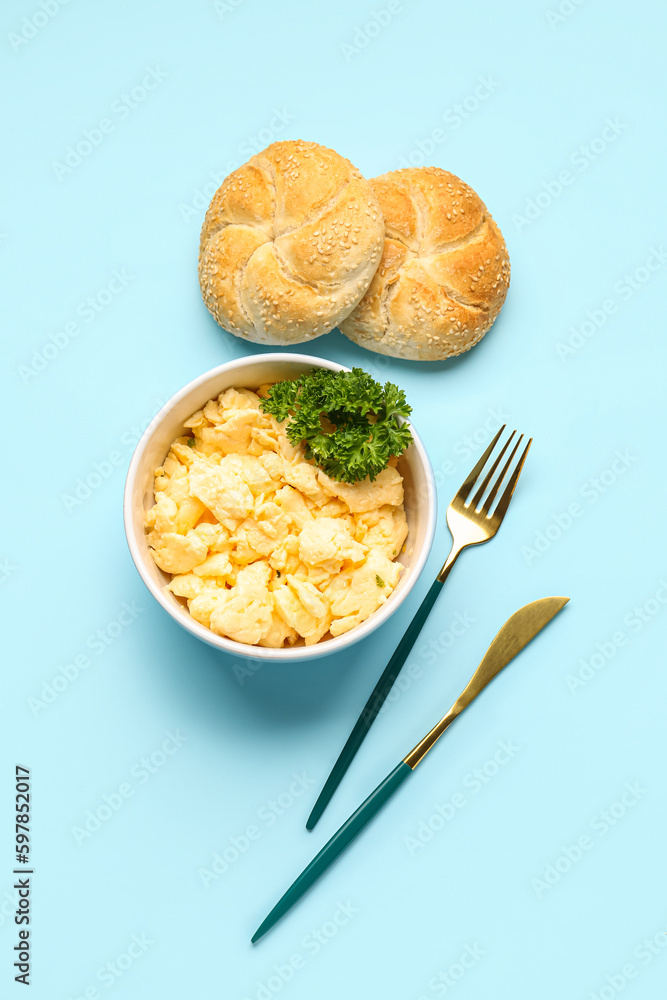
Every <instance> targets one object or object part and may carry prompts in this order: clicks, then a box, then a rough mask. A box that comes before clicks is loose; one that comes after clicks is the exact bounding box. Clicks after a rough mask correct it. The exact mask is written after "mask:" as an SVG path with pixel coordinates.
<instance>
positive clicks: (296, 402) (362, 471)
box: [261, 368, 412, 483]
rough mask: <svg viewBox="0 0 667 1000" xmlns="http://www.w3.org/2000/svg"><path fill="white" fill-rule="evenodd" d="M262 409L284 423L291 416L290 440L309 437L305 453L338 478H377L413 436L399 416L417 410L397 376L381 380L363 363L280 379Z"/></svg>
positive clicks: (306, 439)
mask: <svg viewBox="0 0 667 1000" xmlns="http://www.w3.org/2000/svg"><path fill="white" fill-rule="evenodd" d="M261 409H262V410H263V411H264V412H265V413H270V414H272V415H273V416H274V417H275V418H276V420H278V421H280V422H281V423H282V422H283V421H288V424H287V428H286V432H287V437H288V438H289V440H290V441H291V443H292V444H293V445H298V444H300V443H301V442H302V441H303V442H305V445H306V457H307V458H312V459H314V460H315V462H316V463H317V464H318V465H319V467H320V468H321V469H323V470H324V472H326V474H327V475H328V476H331V478H332V479H336V480H338V481H339V482H345V483H355V482H357V481H358V480H360V479H365V478H366V476H368V477H369V478H370V479H371V480H373V479H375V478H376V477H377V475H378V473H379V472H382V470H383V469H386V467H387V463H388V461H389V459H390V458H391V456H392V455H400V454H402V452H404V451H405V449H406V448H407V447H408V445H409V444H410V442H411V441H412V435H411V433H410V429H409V427H408V426H407V425H406V424H403V423H401V419H400V418H405V417H408V416H409V414H410V413H411V412H412V407H410V406H409V405H408V403H407V402H406V399H405V393H404V392H403V390H402V389H399V388H398V386H396V385H394V384H393V383H392V382H386V383H385V385H384V386H382V385H381V384H380V383H379V382H376V381H375V379H374V378H372V376H370V375H369V374H368V373H367V372H365V371H364V370H363V369H362V368H353V369H352V371H351V372H332V371H329V370H328V369H326V368H313V370H312V371H311V372H309V373H308V374H306V375H300V376H299V377H298V378H295V379H286V380H285V381H283V382H276V383H275V385H272V386H271V388H270V389H269V392H268V396H267V397H266V398H265V399H263V400H262V402H261Z"/></svg>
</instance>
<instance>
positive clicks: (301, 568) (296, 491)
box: [124, 354, 436, 660]
mask: <svg viewBox="0 0 667 1000" xmlns="http://www.w3.org/2000/svg"><path fill="white" fill-rule="evenodd" d="M313 368H325V369H328V370H330V371H335V372H339V371H348V370H349V369H346V368H344V367H343V366H342V365H338V364H336V363H335V362H332V361H328V360H324V359H322V358H314V357H308V356H306V355H302V354H264V355H255V356H252V357H243V358H238V359H236V360H235V361H231V362H229V363H227V364H223V365H220V366H219V367H218V368H214V369H212V370H211V371H209V372H206V373H205V374H204V375H201V376H200V377H199V378H197V379H195V380H194V381H193V382H190V383H189V385H186V386H185V387H184V388H183V389H181V390H180V392H178V393H176V395H175V396H173V397H172V398H171V399H170V400H169V402H168V403H166V405H165V406H163V408H162V409H161V410H160V412H159V413H158V414H157V415H156V417H155V418H154V419H153V420H152V421H151V423H150V424H149V426H148V428H147V429H146V431H145V433H144V435H143V437H142V438H141V440H140V441H139V444H138V445H137V448H136V450H135V453H134V455H133V457H132V461H131V463H130V468H129V471H128V475H127V481H126V485H125V497H124V517H125V532H126V536H127V541H128V545H129V549H130V553H131V555H132V559H133V560H134V563H135V565H136V567H137V570H138V571H139V574H140V575H141V577H142V579H143V581H144V583H145V584H146V586H147V587H148V589H149V591H150V592H151V594H152V595H153V597H155V599H156V600H157V601H158V602H159V603H160V604H161V605H162V607H163V608H164V609H165V611H167V612H168V614H170V615H171V617H172V618H174V619H175V621H177V622H178V623H179V624H180V625H182V626H183V627H184V628H186V629H187V630H188V631H189V632H191V633H192V634H193V635H196V636H197V637H198V638H199V639H202V640H203V641H204V642H207V643H209V644H210V645H212V646H214V647H216V648H218V649H222V650H224V651H225V652H228V653H233V654H235V655H237V656H247V657H252V658H253V659H272V660H281V659H286V658H289V659H290V660H293V659H310V658H313V657H317V656H323V655H327V654H329V653H335V652H340V651H341V650H342V649H345V648H346V647H348V646H350V645H351V644H352V643H354V642H357V641H358V640H359V639H362V638H364V637H365V636H367V635H368V634H369V633H370V632H372V631H374V630H375V629H376V628H378V627H379V626H380V625H381V624H382V623H383V622H384V621H386V620H387V618H388V617H389V616H390V615H391V614H393V613H394V611H396V609H397V608H398V607H399V605H400V604H401V603H402V602H403V600H404V599H405V598H406V597H407V595H408V593H409V592H410V590H411V589H412V587H413V586H414V584H415V582H416V581H417V578H418V577H419V574H420V573H421V571H422V569H423V568H424V564H425V562H426V559H427V557H428V554H429V552H430V549H431V545H432V542H433V536H434V532H435V519H436V495H435V487H434V477H433V470H432V468H431V464H430V461H429V459H428V456H427V454H426V451H425V449H424V446H423V444H422V442H421V440H420V439H419V436H418V435H417V433H416V432H415V430H414V427H412V426H411V428H410V429H411V432H412V438H413V440H412V443H411V444H410V445H409V447H408V448H407V450H406V451H405V452H404V453H403V454H402V455H401V456H400V457H399V458H398V459H392V460H391V461H390V464H389V465H388V466H387V468H385V469H384V470H383V471H382V472H380V473H379V475H377V477H376V478H375V479H374V480H373V481H372V482H371V480H370V479H368V478H367V479H364V480H361V481H359V482H355V483H346V482H337V481H336V480H334V479H332V478H331V477H329V476H328V475H326V473H325V472H324V471H323V470H322V469H319V468H318V466H317V465H316V464H315V463H314V462H313V461H312V460H310V461H309V460H307V458H306V455H305V450H304V448H303V447H302V446H298V445H297V446H295V445H294V444H293V443H291V442H290V441H289V439H288V437H287V435H286V432H285V425H284V424H281V423H279V422H278V421H277V420H276V419H275V418H274V417H273V416H271V415H270V414H268V413H265V412H263V410H262V409H261V403H262V397H263V396H265V395H266V393H267V391H268V388H269V387H270V386H271V385H272V384H273V383H275V382H278V381H281V380H283V379H293V378H295V377H297V376H299V375H302V374H306V373H308V372H310V371H312V369H313Z"/></svg>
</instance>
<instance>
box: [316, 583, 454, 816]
mask: <svg viewBox="0 0 667 1000" xmlns="http://www.w3.org/2000/svg"><path fill="white" fill-rule="evenodd" d="M442 586H443V581H441V580H435V581H434V582H433V584H432V586H431V589H430V590H429V592H428V594H427V595H426V597H425V598H424V600H423V601H422V603H421V605H420V607H419V610H418V611H417V613H416V615H415V616H414V618H413V619H412V621H411V622H410V625H409V626H408V628H407V630H406V632H405V635H404V636H403V638H402V639H401V641H400V642H399V644H398V646H397V647H396V652H395V653H394V655H393V656H392V658H391V659H390V661H389V663H388V664H387V666H386V667H385V670H384V672H383V674H382V676H381V677H380V680H379V681H378V682H377V684H376V685H375V687H374V688H373V693H372V694H371V696H370V698H369V699H368V701H367V702H366V705H365V706H364V710H363V711H362V713H361V715H360V716H359V718H358V719H357V721H356V723H355V726H354V729H353V730H352V732H351V733H350V735H349V737H348V739H347V743H346V744H345V746H344V747H343V749H342V750H341V752H340V755H339V757H338V760H337V761H336V763H335V764H334V766H333V768H332V770H331V774H330V775H329V777H328V778H327V780H326V783H325V785H324V788H323V789H322V791H321V792H320V794H319V797H318V799H317V802H316V803H315V805H314V806H313V811H312V812H311V814H310V816H309V817H308V820H307V822H306V829H308V830H312V829H313V827H314V826H315V824H316V823H317V821H318V819H319V818H320V816H321V815H322V813H323V812H324V810H325V809H326V807H327V805H328V804H329V801H330V799H331V797H332V796H333V793H334V792H335V791H336V789H337V788H338V786H339V784H340V783H341V781H342V779H343V776H344V774H345V772H346V771H347V769H348V767H349V766H350V764H351V763H352V761H353V760H354V757H355V754H356V753H357V750H358V749H359V747H360V746H361V744H362V743H363V741H364V739H365V738H366V733H367V732H368V730H369V729H370V728H371V726H372V725H373V722H374V721H375V718H376V716H377V714H378V712H379V711H380V709H381V708H382V706H383V705H384V703H385V700H386V698H387V695H388V694H389V692H390V691H391V689H392V687H393V684H394V681H395V680H396V678H397V677H398V675H399V674H400V672H401V669H402V667H403V664H404V663H405V661H406V660H407V658H408V654H409V653H410V650H411V649H412V647H413V646H414V644H415V640H416V638H417V636H418V635H419V633H420V632H421V630H422V628H423V625H424V622H425V621H426V619H427V618H428V616H429V614H430V612H431V608H432V607H433V605H434V604H435V602H436V600H437V598H438V595H439V594H440V591H441V590H442Z"/></svg>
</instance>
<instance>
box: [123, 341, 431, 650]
mask: <svg viewBox="0 0 667 1000" xmlns="http://www.w3.org/2000/svg"><path fill="white" fill-rule="evenodd" d="M280 363H287V364H311V365H312V367H314V368H317V367H320V368H328V369H329V370H330V371H351V369H350V368H348V367H346V366H345V365H341V364H339V363H338V362H337V361H331V360H329V359H328V358H320V357H317V356H315V355H310V354H296V353H278V352H271V353H267V354H246V355H243V356H242V357H240V358H234V359H232V360H231V361H226V362H224V363H223V364H220V365H217V366H216V367H215V368H210V369H208V371H205V372H203V373H202V374H201V375H198V376H197V377H196V378H194V379H192V380H191V381H190V382H188V383H187V384H186V385H184V386H183V387H182V388H181V389H179V390H178V391H177V392H175V393H174V394H173V395H172V396H171V397H170V398H169V399H168V400H167V402H166V403H164V405H163V406H162V407H161V408H160V410H158V412H157V413H156V414H155V416H154V417H153V419H152V420H151V421H150V423H149V424H148V426H147V427H146V429H145V431H144V432H143V434H142V435H141V437H140V439H139V441H138V442H137V444H136V447H135V449H134V452H133V453H132V458H131V460H130V464H129V466H128V470H127V476H126V478H125V488H124V491H123V523H124V527H125V538H126V541H127V545H128V548H129V550H130V556H131V557H132V561H133V563H134V565H135V567H136V569H137V572H138V573H139V576H140V577H141V579H142V580H143V582H144V584H145V586H146V587H147V589H148V591H149V592H150V594H151V595H152V596H153V597H154V598H155V600H156V601H157V602H158V604H159V605H160V606H161V607H162V608H163V609H164V610H165V611H166V612H167V614H168V615H169V616H170V617H171V618H172V619H173V620H174V621H175V622H177V624H179V625H180V626H181V627H182V628H185V629H186V630H187V631H188V632H190V633H191V634H192V635H194V636H196V637H197V638H198V639H201V640H202V641H203V642H206V643H207V644H208V645H209V646H213V647H214V648H216V649H220V650H222V651H223V652H225V653H229V654H231V655H235V656H242V657H244V658H246V659H253V660H262V661H270V660H273V661H278V662H280V661H283V662H294V661H296V660H311V659H317V658H320V657H322V656H328V655H332V654H334V653H339V652H342V651H343V650H344V649H345V648H347V647H348V646H351V645H353V644H354V643H356V642H359V641H360V640H361V639H364V638H366V637H367V636H368V635H370V634H371V633H372V632H374V631H375V630H376V629H377V628H379V627H380V626H381V625H382V624H384V622H385V621H387V619H388V618H390V617H391V615H392V614H394V612H395V611H397V610H398V608H399V606H400V605H401V604H402V603H403V601H404V600H405V599H406V598H407V596H408V594H409V593H410V591H411V590H412V588H413V587H414V585H415V584H416V582H417V580H418V579H419V577H420V576H421V574H422V571H423V569H424V566H425V564H426V560H427V559H428V557H429V554H430V551H431V547H432V545H433V539H434V536H435V527H436V516H437V493H436V489H435V477H434V473H433V466H432V464H431V460H430V458H429V456H428V453H427V451H426V448H425V447H424V444H423V442H422V440H421V437H420V436H419V434H418V433H417V430H416V429H415V427H414V424H413V423H412V422H411V421H406V422H407V423H408V424H409V426H410V430H411V432H412V437H413V445H414V447H415V450H416V452H417V454H418V456H419V459H420V461H421V463H422V466H423V469H424V474H425V480H426V496H425V498H424V499H425V501H426V503H425V504H424V510H425V519H426V525H425V533H424V543H423V545H422V547H421V549H420V551H419V552H418V553H417V556H416V559H415V562H414V564H413V565H412V567H411V573H410V579H409V580H408V582H407V583H406V586H405V587H404V588H403V589H402V591H401V593H400V595H399V596H398V600H397V601H393V602H392V597H393V596H394V593H395V592H393V593H392V594H391V595H390V597H389V598H388V599H387V601H386V602H385V604H383V605H381V606H380V607H379V608H378V609H377V610H376V611H374V612H373V614H371V615H370V616H369V617H368V618H367V619H366V620H365V621H363V622H361V623H360V624H359V625H355V626H354V628H351V629H350V630H349V631H348V632H344V633H343V634H342V635H340V636H336V637H334V638H332V639H328V640H327V641H326V642H319V643H314V644H313V645H312V646H289V647H284V648H280V649H273V648H271V647H268V646H251V645H248V644H246V643H242V642H237V641H236V640H235V639H228V638H226V637H225V636H221V635H217V634H216V633H215V632H212V631H211V629H208V628H206V626H205V625H202V624H201V623H200V622H198V621H195V619H194V618H192V616H191V615H190V614H189V612H188V610H187V608H185V609H184V610H183V614H182V615H181V614H177V613H176V608H175V607H174V606H173V605H172V603H171V602H170V601H168V600H167V598H166V597H165V595H164V592H163V588H162V587H160V586H159V585H158V584H157V583H156V581H155V580H154V579H153V578H152V577H151V576H150V574H149V573H148V571H147V569H146V567H145V564H144V558H143V555H142V552H141V549H140V542H139V538H138V536H137V532H136V530H135V524H134V518H133V506H134V497H135V492H136V486H137V475H138V472H139V467H140V465H141V461H142V458H143V455H144V452H145V450H146V448H147V446H148V444H149V442H150V441H151V439H152V437H153V435H154V433H155V431H156V430H157V428H158V427H159V426H160V425H161V424H162V423H163V422H164V420H165V419H166V418H167V417H168V416H169V414H170V413H171V411H172V410H173V409H174V408H175V407H176V406H178V404H179V403H180V402H181V401H182V400H183V399H185V398H186V397H187V396H189V395H190V394H191V393H193V392H194V391H195V390H196V389H199V388H200V387H201V386H203V385H205V384H206V383H208V382H210V381H213V380H214V379H216V378H217V377H218V376H219V375H222V374H226V373H228V372H233V371H234V370H235V369H237V368H244V367H246V366H248V365H250V364H280Z"/></svg>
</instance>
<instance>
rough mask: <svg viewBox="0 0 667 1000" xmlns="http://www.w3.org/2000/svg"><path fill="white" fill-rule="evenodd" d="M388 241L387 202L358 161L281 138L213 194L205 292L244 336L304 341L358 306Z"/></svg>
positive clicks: (204, 243) (222, 320)
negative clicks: (383, 207) (383, 203)
mask: <svg viewBox="0 0 667 1000" xmlns="http://www.w3.org/2000/svg"><path fill="white" fill-rule="evenodd" d="M383 244H384V221H383V218H382V212H381V211H380V206H379V204H378V200H377V198H376V196H375V194H374V193H373V191H372V189H371V187H370V185H369V183H368V181H366V180H365V179H364V178H363V177H362V176H361V174H360V173H359V171H358V170H357V169H356V167H353V166H352V164H351V163H350V161H349V160H346V159H344V158H343V157H342V156H339V154H338V153H335V152H334V151H333V150H332V149H326V148H325V147H324V146H319V145H318V144H317V143H315V142H302V141H285V142H274V143H273V144H272V145H271V146H268V147H267V148H266V149H265V150H264V151H263V152H261V153H258V154H257V155H256V156H253V157H252V158H251V159H250V160H248V162H247V163H245V164H244V165H243V166H242V167H239V169H238V170H235V171H234V173H232V174H230V175H229V177H227V178H226V179H225V180H224V181H223V183H222V185H221V187H220V188H219V189H218V190H217V191H216V193H215V194H214V195H213V198H212V200H211V204H210V205H209V208H208V211H207V212H206V217H205V219H204V225H203V228H202V232H201V241H200V251H199V283H200V286H201V292H202V296H203V298H204V302H205V303H206V307H207V309H208V310H209V312H210V313H211V315H212V316H213V318H214V319H215V320H216V321H217V322H218V323H219V324H220V326H222V327H224V328H225V329H226V330H229V331H230V332H231V333H233V334H235V335H236V336H237V337H243V338H244V339H246V340H251V341H254V342H255V343H258V344H298V343H301V342H303V341H305V340H311V339H312V338H314V337H319V336H320V335H321V334H323V333H327V332H328V331H329V330H331V329H332V328H333V327H334V326H337V325H338V324H339V323H340V322H341V321H342V320H343V319H344V318H345V317H346V316H347V315H348V314H349V313H350V312H351V311H352V310H353V309H354V307H355V306H356V305H357V303H358V302H359V301H360V300H361V299H362V298H363V296H364V294H365V292H366V291H367V289H368V286H369V285H370V282H371V279H372V277H373V275H374V274H375V271H376V269H377V266H378V264H379V262H380V257H381V256H382V247H383Z"/></svg>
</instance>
